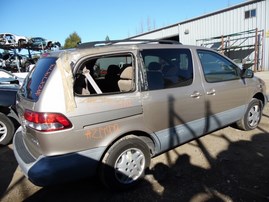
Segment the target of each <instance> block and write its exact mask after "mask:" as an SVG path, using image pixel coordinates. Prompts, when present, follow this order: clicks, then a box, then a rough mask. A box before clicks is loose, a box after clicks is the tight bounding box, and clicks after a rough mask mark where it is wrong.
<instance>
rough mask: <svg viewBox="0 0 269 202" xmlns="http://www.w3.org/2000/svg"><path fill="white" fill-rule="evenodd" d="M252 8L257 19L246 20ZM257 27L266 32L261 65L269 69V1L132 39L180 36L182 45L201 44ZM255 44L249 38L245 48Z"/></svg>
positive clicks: (229, 10) (256, 2)
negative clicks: (214, 38)
mask: <svg viewBox="0 0 269 202" xmlns="http://www.w3.org/2000/svg"><path fill="white" fill-rule="evenodd" d="M252 9H256V17H251V18H248V19H245V12H246V11H250V10H252ZM256 28H257V29H258V30H264V38H263V41H262V45H263V48H262V51H261V52H260V54H262V56H260V58H262V59H263V61H261V62H260V64H262V65H263V66H262V67H261V68H262V69H264V70H269V0H261V1H252V2H246V3H242V4H239V5H236V6H234V7H231V8H227V9H223V10H220V11H216V12H213V13H210V14H208V15H204V16H201V17H198V18H194V19H190V20H187V21H184V22H179V23H177V24H174V25H171V26H168V27H164V28H161V29H158V30H155V31H151V32H149V33H145V34H141V35H139V36H134V37H131V38H136V39H148V38H152V39H163V38H169V37H171V36H177V35H178V36H179V40H180V42H181V43H183V44H189V45H201V44H198V42H197V40H199V39H207V38H211V37H218V36H222V35H230V34H234V33H238V32H244V31H248V30H253V29H256ZM254 43H255V42H254V39H253V38H249V39H248V40H246V41H245V42H244V44H242V45H253V44H254ZM251 57H254V54H252V55H251ZM252 59H253V58H252Z"/></svg>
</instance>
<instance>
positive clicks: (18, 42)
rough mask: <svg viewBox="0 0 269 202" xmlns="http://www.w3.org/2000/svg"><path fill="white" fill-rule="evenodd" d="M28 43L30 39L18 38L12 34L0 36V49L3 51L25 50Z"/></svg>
mask: <svg viewBox="0 0 269 202" xmlns="http://www.w3.org/2000/svg"><path fill="white" fill-rule="evenodd" d="M27 42H28V39H27V38H26V37H24V36H18V35H15V34H11V33H2V34H0V47H2V48H3V49H11V48H23V47H25V45H26V44H27Z"/></svg>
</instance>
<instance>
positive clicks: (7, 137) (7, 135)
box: [0, 113, 15, 145]
mask: <svg viewBox="0 0 269 202" xmlns="http://www.w3.org/2000/svg"><path fill="white" fill-rule="evenodd" d="M14 130H15V128H14V125H13V123H12V121H11V120H10V119H9V118H8V117H7V116H6V115H5V114H3V113H0V145H7V144H8V143H10V141H11V139H12V137H13V134H14Z"/></svg>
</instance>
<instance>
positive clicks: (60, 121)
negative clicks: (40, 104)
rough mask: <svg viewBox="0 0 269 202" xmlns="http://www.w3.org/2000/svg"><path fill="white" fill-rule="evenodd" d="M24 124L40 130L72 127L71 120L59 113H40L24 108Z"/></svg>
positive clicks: (47, 130) (46, 130)
mask: <svg viewBox="0 0 269 202" xmlns="http://www.w3.org/2000/svg"><path fill="white" fill-rule="evenodd" d="M24 119H25V120H26V122H25V123H26V125H27V126H28V127H30V128H33V129H35V130H38V131H42V132H49V131H57V130H64V129H68V128H71V127H72V124H71V122H70V121H69V120H68V119H67V118H66V117H65V116H64V115H62V114H60V113H40V112H33V111H30V110H25V112H24Z"/></svg>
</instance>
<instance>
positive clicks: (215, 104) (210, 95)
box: [13, 40, 267, 189]
mask: <svg viewBox="0 0 269 202" xmlns="http://www.w3.org/2000/svg"><path fill="white" fill-rule="evenodd" d="M266 103H267V98H266V96H265V83H264V82H263V81H262V80H261V79H258V78H256V77H254V76H253V72H252V71H251V70H250V69H241V68H239V67H238V66H237V65H236V64H234V63H233V62H232V61H231V60H229V59H228V58H226V57H225V56H223V55H220V54H218V53H217V52H215V51H214V50H211V49H207V48H203V47H196V46H186V45H182V44H179V43H178V42H173V41H158V40H143V41H134V40H132V41H114V42H113V41H111V42H107V41H106V42H96V43H93V42H92V43H86V44H80V45H79V46H78V47H77V48H76V49H72V50H62V51H59V52H51V53H47V54H45V55H43V57H42V58H41V59H39V61H38V62H37V64H36V66H35V68H34V69H33V70H32V71H31V72H30V73H29V75H28V76H27V78H26V79H25V82H24V84H23V86H22V88H21V89H20V90H19V92H18V95H17V111H18V114H19V117H20V121H21V127H20V128H19V129H18V130H17V132H16V134H15V137H14V140H13V141H14V152H15V156H16V159H17V161H18V163H19V166H20V167H21V169H22V171H23V172H24V174H25V175H26V176H27V177H28V178H29V180H31V181H32V182H33V183H34V184H36V185H39V186H47V185H51V184H55V183H60V182H65V181H70V180H74V179H78V178H81V177H90V176H94V175H99V177H100V179H101V181H102V182H103V183H104V184H105V185H106V186H107V187H110V188H113V189H127V188H130V187H131V186H133V185H135V184H136V183H137V182H138V181H139V179H140V178H142V177H143V175H144V173H145V170H146V169H147V168H148V167H149V164H150V159H151V158H152V157H154V156H156V155H158V154H160V153H162V152H165V151H167V150H169V149H172V148H174V147H176V146H179V145H181V144H183V143H185V142H187V141H190V140H192V139H194V138H198V137H199V136H201V135H204V134H206V133H209V132H211V131H214V130H216V129H219V128H222V127H224V126H227V125H230V124H233V123H236V124H237V125H238V127H240V128H241V129H243V130H251V129H254V128H256V127H257V125H258V124H259V122H260V119H261V115H262V109H263V107H264V105H265V104H266Z"/></svg>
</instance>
